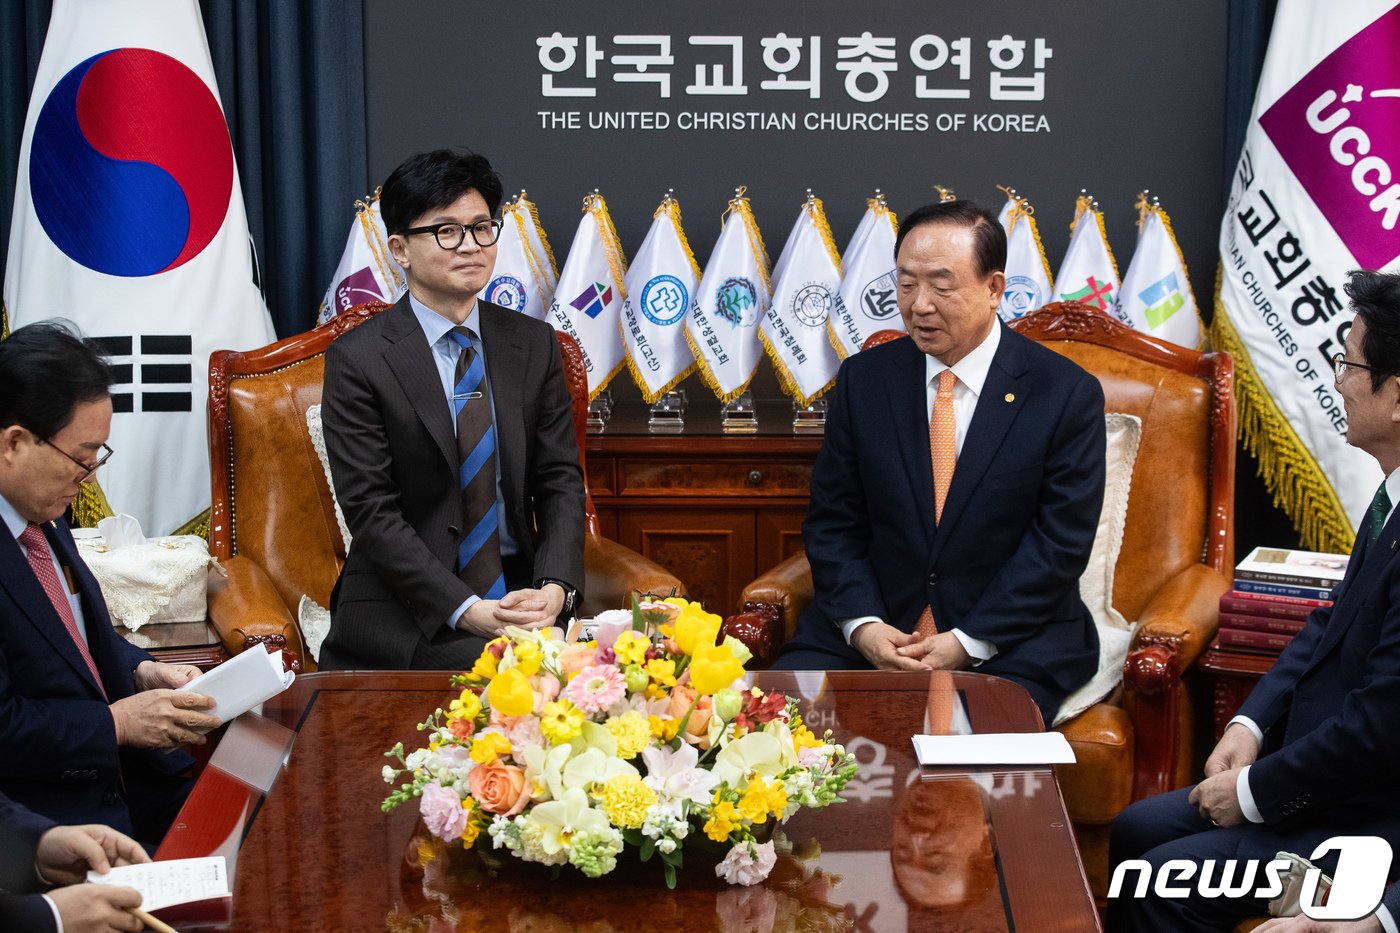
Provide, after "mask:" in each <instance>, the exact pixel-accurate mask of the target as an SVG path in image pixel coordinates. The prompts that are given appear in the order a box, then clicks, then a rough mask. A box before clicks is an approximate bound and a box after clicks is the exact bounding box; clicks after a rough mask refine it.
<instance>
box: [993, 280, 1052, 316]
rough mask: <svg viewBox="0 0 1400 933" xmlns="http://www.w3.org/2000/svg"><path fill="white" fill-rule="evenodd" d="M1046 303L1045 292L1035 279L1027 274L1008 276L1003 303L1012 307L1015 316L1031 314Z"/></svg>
mask: <svg viewBox="0 0 1400 933" xmlns="http://www.w3.org/2000/svg"><path fill="white" fill-rule="evenodd" d="M1044 303H1045V293H1044V292H1043V291H1042V290H1041V288H1040V283H1039V282H1037V281H1036V280H1035V279H1033V278H1031V277H1030V276H1027V275H1012V276H1008V277H1007V279H1006V292H1005V294H1003V295H1002V304H1003V305H1005V306H1006V307H1008V308H1009V309H1010V311H1011V315H1012V317H1013V318H1018V317H1021V316H1023V315H1026V314H1029V313H1031V312H1032V311H1034V310H1035V309H1036V308H1039V307H1040V306H1041V305H1042V304H1044Z"/></svg>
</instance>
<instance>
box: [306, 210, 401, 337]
mask: <svg viewBox="0 0 1400 933" xmlns="http://www.w3.org/2000/svg"><path fill="white" fill-rule="evenodd" d="M407 289H408V278H407V277H406V276H405V275H404V271H403V269H401V268H400V267H399V264H398V263H397V262H395V261H394V257H393V256H392V255H391V254H390V253H389V236H388V234H386V233H385V232H384V218H383V217H381V216H380V215H379V192H378V191H375V192H374V196H373V197H371V198H366V199H365V200H363V201H356V202H355V220H354V221H353V222H352V223H351V224H350V236H349V237H347V238H346V241H345V252H343V253H341V255H340V264H339V265H337V266H336V267H335V274H334V275H332V276H331V284H330V285H329V286H327V287H326V295H325V297H324V298H322V299H321V310H320V312H319V313H318V314H317V315H316V323H317V324H324V323H326V322H327V321H329V320H330V319H331V318H333V317H335V316H336V315H337V314H339V313H341V312H342V311H345V310H348V309H350V308H353V307H354V306H355V305H362V304H364V303H365V302H368V301H387V302H388V303H389V304H393V303H394V302H396V301H398V300H399V299H400V298H402V297H403V293H404V292H405V291H406V290H407Z"/></svg>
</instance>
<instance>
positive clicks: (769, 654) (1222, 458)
mask: <svg viewBox="0 0 1400 933" xmlns="http://www.w3.org/2000/svg"><path fill="white" fill-rule="evenodd" d="M1011 326H1012V328H1013V329H1015V330H1017V331H1019V332H1020V333H1022V334H1024V335H1026V336H1027V337H1030V338H1031V339H1033V340H1037V341H1040V342H1041V343H1043V344H1045V345H1046V346H1048V347H1050V348H1051V349H1053V350H1055V351H1057V352H1059V353H1062V354H1064V355H1065V356H1067V357H1069V358H1070V359H1072V360H1074V361H1075V362H1077V363H1079V365H1081V366H1083V367H1084V368H1085V369H1086V370H1088V371H1089V372H1091V373H1093V374H1094V375H1095V376H1097V377H1098V378H1099V381H1100V382H1101V383H1102V384H1103V389H1104V397H1105V410H1106V411H1111V412H1125V413H1128V414H1132V415H1136V416H1137V417H1139V418H1141V419H1142V437H1141V441H1140V445H1139V448H1138V455H1137V461H1136V466H1135V469H1134V479H1135V482H1134V483H1133V485H1132V491H1131V493H1130V495H1129V499H1128V512H1127V523H1126V527H1125V530H1124V535H1123V546H1122V550H1121V551H1120V553H1119V557H1118V562H1117V565H1116V574H1115V578H1114V587H1113V605H1114V606H1115V607H1116V608H1117V609H1118V610H1119V611H1121V612H1122V613H1123V615H1124V616H1125V617H1126V618H1127V619H1129V620H1137V621H1139V622H1140V625H1139V628H1138V630H1137V633H1136V635H1135V637H1134V640H1133V644H1132V647H1131V650H1130V651H1129V654H1128V658H1127V662H1126V665H1125V667H1124V672H1123V685H1122V688H1121V689H1120V690H1118V691H1116V692H1115V693H1114V694H1113V695H1112V696H1110V697H1109V698H1108V699H1107V700H1105V701H1104V702H1100V703H1098V704H1096V705H1095V706H1093V707H1091V708H1089V709H1088V710H1086V711H1085V712H1083V713H1081V714H1080V715H1079V716H1077V717H1075V718H1074V719H1072V720H1070V721H1069V722H1067V723H1065V724H1064V725H1062V726H1060V727H1059V729H1060V731H1061V732H1063V733H1064V734H1065V736H1066V737H1067V738H1068V739H1069V741H1070V744H1071V745H1073V746H1074V748H1075V752H1076V755H1077V757H1078V763H1077V764H1075V765H1073V766H1070V767H1066V768H1063V769H1062V770H1060V772H1059V777H1060V784H1061V788H1062V790H1063V792H1064V795H1065V802H1066V804H1067V805H1068V808H1069V813H1070V816H1071V817H1072V818H1073V820H1074V823H1075V830H1076V833H1077V835H1078V837H1079V843H1080V849H1081V852H1082V854H1083V857H1084V863H1085V867H1086V869H1087V870H1088V873H1089V878H1090V882H1091V884H1092V885H1093V887H1094V891H1095V893H1096V894H1097V895H1098V896H1100V897H1102V896H1103V894H1104V892H1105V890H1106V881H1107V879H1106V872H1107V857H1108V852H1107V850H1108V841H1107V840H1108V828H1109V825H1110V824H1111V823H1112V822H1113V819H1114V818H1115V817H1116V816H1117V815H1118V813H1120V812H1121V811H1122V810H1123V808H1124V807H1126V806H1127V805H1128V804H1129V803H1131V802H1132V801H1134V800H1137V799H1140V798H1142V797H1146V796H1150V795H1152V794H1156V793H1160V792H1161V791H1165V790H1170V789H1172V788H1175V787H1181V786H1183V785H1185V784H1187V783H1188V782H1189V781H1190V779H1191V773H1190V772H1191V762H1192V742H1191V733H1192V714H1191V701H1190V696H1189V694H1188V692H1187V690H1186V689H1185V684H1184V683H1183V680H1184V679H1185V678H1186V675H1187V674H1188V672H1189V671H1190V669H1191V665H1192V663H1193V662H1194V661H1195V660H1196V658H1197V657H1198V656H1199V655H1200V653H1201V651H1202V650H1204V648H1205V647H1206V645H1207V644H1209V642H1210V640H1211V638H1213V637H1214V635H1215V630H1216V627H1217V625H1218V621H1219V620H1218V612H1217V609H1218V599H1219V597H1220V595H1221V594H1222V593H1224V592H1225V591H1226V590H1228V589H1229V588H1230V574H1231V572H1232V568H1233V563H1234V525H1233V521H1234V519H1233V514H1234V470H1235V406H1234V396H1233V392H1232V377H1233V371H1234V364H1233V362H1232V360H1231V359H1230V356H1229V355H1228V354H1225V353H1197V352H1194V351H1191V350H1184V349H1182V348H1180V347H1177V346H1174V345H1172V344H1169V343H1166V342H1164V341H1161V340H1157V339H1154V338H1152V337H1148V336H1145V335H1143V334H1140V333H1138V332H1137V331H1135V330H1132V329H1131V328H1129V327H1127V326H1126V325H1124V324H1120V323H1119V322H1118V321H1116V320H1114V319H1113V318H1111V317H1109V316H1107V315H1105V314H1103V313H1101V312H1099V311H1096V310H1094V309H1093V308H1090V307H1088V306H1086V305H1083V304H1080V303H1078V302H1063V303H1056V304H1052V305H1048V306H1046V307H1044V308H1042V309H1040V310H1039V311H1036V312H1034V313H1033V314H1030V315H1027V316H1026V317H1024V318H1021V319H1020V320H1018V321H1016V322H1015V323H1014V324H1012V325H1011ZM876 336H880V335H876ZM890 336H892V337H902V336H903V335H902V334H898V333H893V334H891V335H890ZM874 339H875V338H872V340H874ZM811 598H812V574H811V570H810V568H809V567H808V565H807V559H806V556H805V555H803V554H798V555H795V556H794V557H792V558H790V559H789V560H787V561H785V562H784V563H782V564H779V565H778V566H777V567H774V568H773V569H772V570H770V571H769V572H768V573H766V574H764V575H763V576H762V577H760V578H759V579H758V580H755V581H754V582H753V583H751V584H750V585H749V586H748V587H747V588H746V589H745V590H744V594H743V600H744V604H743V605H744V610H745V611H744V612H743V613H741V614H740V615H737V616H734V617H732V618H730V619H729V620H727V621H726V631H727V632H729V633H732V634H734V635H736V636H737V637H740V638H742V639H743V640H744V641H745V642H746V643H748V644H749V645H750V646H751V648H752V649H753V651H754V653H755V654H756V655H758V656H759V657H760V658H762V659H765V660H770V659H772V658H774V657H776V655H777V653H778V650H779V648H780V647H781V645H782V643H783V642H784V641H785V640H786V639H788V638H790V637H791V636H792V633H793V631H794V628H795V626H796V623H797V618H798V616H799V615H800V614H801V612H802V610H803V609H804V608H805V607H806V605H807V603H808V602H809V601H810V600H811Z"/></svg>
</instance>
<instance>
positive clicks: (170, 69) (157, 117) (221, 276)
mask: <svg viewBox="0 0 1400 933" xmlns="http://www.w3.org/2000/svg"><path fill="white" fill-rule="evenodd" d="M6 269H7V272H6V277H5V306H6V308H7V309H8V314H9V320H10V325H11V327H13V328H18V327H22V326H24V325H25V324H30V323H33V322H34V321H39V320H44V319H48V318H67V319H69V320H71V321H73V322H74V323H75V324H76V325H77V326H78V327H79V328H81V329H82V331H83V333H84V334H85V335H86V336H89V337H93V338H96V339H98V340H99V341H101V342H102V344H103V346H104V347H105V348H106V350H107V352H108V354H109V356H110V359H111V361H112V362H113V363H114V364H116V365H117V372H118V374H119V378H120V379H121V380H122V381H120V382H118V383H116V384H114V385H113V386H112V402H113V407H114V408H115V410H116V415H115V417H114V418H113V419H112V437H111V446H112V448H113V449H114V450H117V451H118V452H119V455H118V456H116V457H114V458H113V459H112V462H111V463H109V464H108V465H107V466H105V467H103V469H102V472H101V473H99V474H98V477H97V479H98V481H99V482H100V483H101V486H102V490H103V492H104V493H105V495H106V498H107V501H108V502H109V503H110V505H111V507H112V508H113V509H115V510H116V511H118V512H126V513H129V514H131V515H134V516H135V517H136V518H138V519H140V521H141V525H142V528H143V529H144V530H145V532H146V533H147V534H148V535H162V534H168V533H169V532H171V531H174V530H175V529H177V528H180V527H181V526H183V525H185V524H187V523H189V522H190V521H191V520H192V519H194V518H196V517H197V516H199V515H200V513H201V512H203V511H204V510H205V509H207V508H208V506H209V444H208V439H207V429H206V419H207V415H206V413H205V409H206V404H207V400H208V394H209V393H208V379H209V353H210V351H212V350H216V349H230V350H247V349H251V348H253V347H259V346H262V345H263V344H266V343H268V342H269V341H271V340H273V339H274V334H273V331H272V324H271V322H270V321H269V320H268V315H267V309H266V308H265V307H264V306H263V302H262V297H261V296H260V295H259V294H258V289H257V287H256V286H255V285H254V284H253V267H252V259H251V256H250V250H249V248H248V222H247V217H246V215H245V214H244V210H243V195H242V193H241V189H240V188H239V183H238V169H237V166H236V165H235V164H234V161H233V147H232V145H231V144H230V142H229V135H228V125H227V123H226V122H225V120H224V112H223V108H222V106H221V105H220V103H219V95H218V88H217V86H216V85H215V83H214V69H213V66H212V64H211V63H210V59H209V46H208V44H207V43H206V42H205V38H204V23H203V20H202V19H201V18H200V12H199V6H198V4H197V3H196V0H56V2H55V3H54V5H53V15H52V17H51V18H50V20H49V31H48V37H47V39H46V40H45V42H44V52H43V55H42V57H41V58H40V59H39V70H38V74H37V75H36V76H35V80H34V93H33V96H32V97H31V98H30V102H29V114H28V117H27V118H26V120H25V126H24V135H23V138H22V140H21V143H20V157H19V171H18V178H17V184H16V186H15V209H14V221H13V225H12V227H11V231H10V250H9V259H8V265H7V267H6Z"/></svg>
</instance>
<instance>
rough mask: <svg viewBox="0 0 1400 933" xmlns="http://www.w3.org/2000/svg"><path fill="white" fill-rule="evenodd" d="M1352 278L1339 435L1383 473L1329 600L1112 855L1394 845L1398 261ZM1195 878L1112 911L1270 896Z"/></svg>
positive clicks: (1201, 856)
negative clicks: (1197, 765) (1343, 423)
mask: <svg viewBox="0 0 1400 933" xmlns="http://www.w3.org/2000/svg"><path fill="white" fill-rule="evenodd" d="M1346 293H1347V295H1348V296H1349V297H1350V298H1351V304H1352V308H1353V309H1354V310H1355V312H1356V317H1355V319H1354V320H1353V321H1352V324H1351V330H1350V332H1349V333H1348V334H1347V337H1346V343H1345V349H1344V351H1343V352H1341V353H1338V354H1337V355H1336V356H1335V357H1334V358H1333V361H1332V362H1333V370H1334V376H1335V378H1336V386H1337V392H1338V393H1339V394H1340V395H1341V396H1342V401H1343V403H1344V404H1345V406H1346V413H1347V442H1348V443H1349V444H1351V445H1352V446H1354V447H1358V448H1360V449H1361V450H1364V451H1365V452H1366V453H1368V454H1370V455H1371V456H1373V457H1375V458H1376V460H1377V461H1378V462H1379V463H1380V466H1381V469H1382V470H1383V471H1384V472H1385V480H1384V481H1383V482H1382V483H1381V485H1380V488H1379V489H1377V490H1376V495H1375V498H1374V499H1373V500H1372V503H1371V507H1370V509H1369V510H1368V511H1367V514H1366V517H1365V520H1364V521H1362V523H1361V527H1360V529H1359V530H1358V531H1357V535H1356V545H1355V547H1354V548H1353V550H1352V554H1351V560H1350V562H1349V563H1348V565H1347V572H1346V576H1345V577H1344V578H1343V579H1342V582H1341V583H1340V584H1339V585H1338V586H1337V588H1336V590H1335V591H1334V592H1333V600H1334V602H1333V605H1332V606H1330V607H1324V608H1321V609H1318V610H1316V611H1315V612H1313V614H1312V615H1311V616H1309V618H1308V623H1307V626H1306V628H1304V629H1303V631H1302V632H1300V633H1299V634H1298V635H1297V636H1296V637H1295V638H1294V639H1293V641H1292V642H1290V643H1289V645H1288V647H1287V648H1286V649H1285V650H1284V652H1283V654H1282V655H1281V656H1280V657H1279V659H1278V661H1277V662H1275V663H1274V666H1273V669H1272V670H1270V671H1269V673H1268V674H1266V675H1264V677H1263V678H1262V679H1261V680H1260V681H1259V683H1258V685H1257V686H1256V687H1255V688H1254V692H1253V693H1251V694H1250V695H1249V698H1248V699H1247V700H1246V701H1245V703H1244V705H1243V706H1242V707H1240V713H1239V715H1238V716H1236V717H1235V718H1234V719H1233V720H1231V721H1230V723H1229V725H1228V726H1227V727H1226V729H1225V733H1224V735H1222V736H1221V738H1220V741H1219V742H1218V743H1217V744H1216V746H1215V749H1214V751H1212V752H1211V754H1210V757H1208V758H1207V759H1206V764H1205V774H1206V777H1205V780H1203V781H1201V783H1199V784H1197V785H1196V786H1195V787H1192V788H1185V789H1182V790H1177V791H1172V792H1170V793H1167V794H1163V795H1161V796H1159V797H1153V798H1150V799H1148V800H1143V801H1139V802H1138V803H1136V804H1134V805H1133V806H1131V807H1129V808H1128V809H1127V810H1124V811H1123V813H1122V815H1121V816H1119V817H1118V820H1117V821H1116V823H1115V825H1114V827H1113V838H1112V842H1111V848H1110V858H1111V861H1112V862H1113V864H1114V865H1115V866H1116V865H1117V864H1118V863H1119V862H1121V861H1123V860H1125V859H1145V860H1147V861H1148V862H1149V863H1151V864H1152V865H1153V866H1154V868H1155V867H1156V866H1160V865H1161V864H1162V863H1164V862H1166V861H1168V860H1170V859H1185V860H1187V861H1189V862H1191V863H1193V864H1196V865H1200V864H1202V862H1203V861H1204V860H1207V859H1210V860H1214V862H1215V864H1216V865H1223V862H1224V860H1227V859H1258V860H1261V861H1267V860H1269V859H1271V858H1273V857H1274V854H1275V853H1277V852H1279V851H1287V852H1294V853H1297V854H1299V855H1302V856H1303V857H1305V858H1306V857H1308V856H1310V855H1311V854H1312V852H1313V850H1314V849H1315V848H1316V847H1317V845H1318V844H1319V843H1321V842H1323V841H1324V840H1326V839H1328V838H1330V837H1332V836H1343V835H1359V836H1380V837H1382V838H1384V839H1386V840H1387V841H1388V842H1389V843H1390V845H1391V846H1392V848H1400V802H1398V801H1400V797H1397V795H1396V788H1397V786H1400V715H1398V714H1400V522H1397V521H1396V519H1395V508H1394V503H1395V502H1396V501H1400V275H1393V274H1392V275H1387V274H1383V273H1380V272H1369V271H1364V270H1362V271H1357V272H1353V273H1352V274H1351V278H1350V280H1349V282H1348V283H1347V286H1346ZM1335 862H1336V856H1335V855H1332V856H1329V857H1328V858H1327V859H1323V860H1320V865H1321V866H1322V867H1323V869H1324V870H1331V866H1332V865H1334V864H1335ZM1397 867H1400V866H1397V865H1396V864H1392V866H1391V873H1392V877H1393V876H1394V872H1395V870H1396V868H1397ZM1191 890H1192V892H1193V893H1192V896H1190V897H1187V898H1183V899H1167V898H1160V897H1157V896H1155V895H1153V894H1152V893H1151V892H1149V896H1148V897H1146V898H1143V899H1134V898H1130V897H1119V898H1117V899H1115V900H1114V901H1113V902H1112V903H1110V905H1109V906H1110V913H1109V921H1110V922H1109V926H1110V927H1112V928H1114V929H1119V930H1171V931H1191V930H1216V929H1221V928H1226V929H1228V928H1229V927H1230V926H1231V925H1233V923H1234V922H1235V921H1236V920H1238V919H1239V918H1241V917H1248V916H1251V915H1258V914H1261V913H1263V912H1264V906H1265V905H1264V904H1263V902H1262V901H1261V900H1260V899H1257V898H1254V897H1248V896H1246V897H1237V898H1206V897H1201V896H1200V895H1199V894H1198V893H1197V890H1196V888H1194V887H1192V889H1191ZM1387 919H1389V917H1388V914H1387ZM1377 922H1379V920H1378V921H1377ZM1299 924H1300V925H1301V924H1302V921H1299ZM1302 928H1309V927H1302ZM1389 929H1390V930H1392V931H1394V926H1393V923H1392V926H1391V927H1389Z"/></svg>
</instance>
